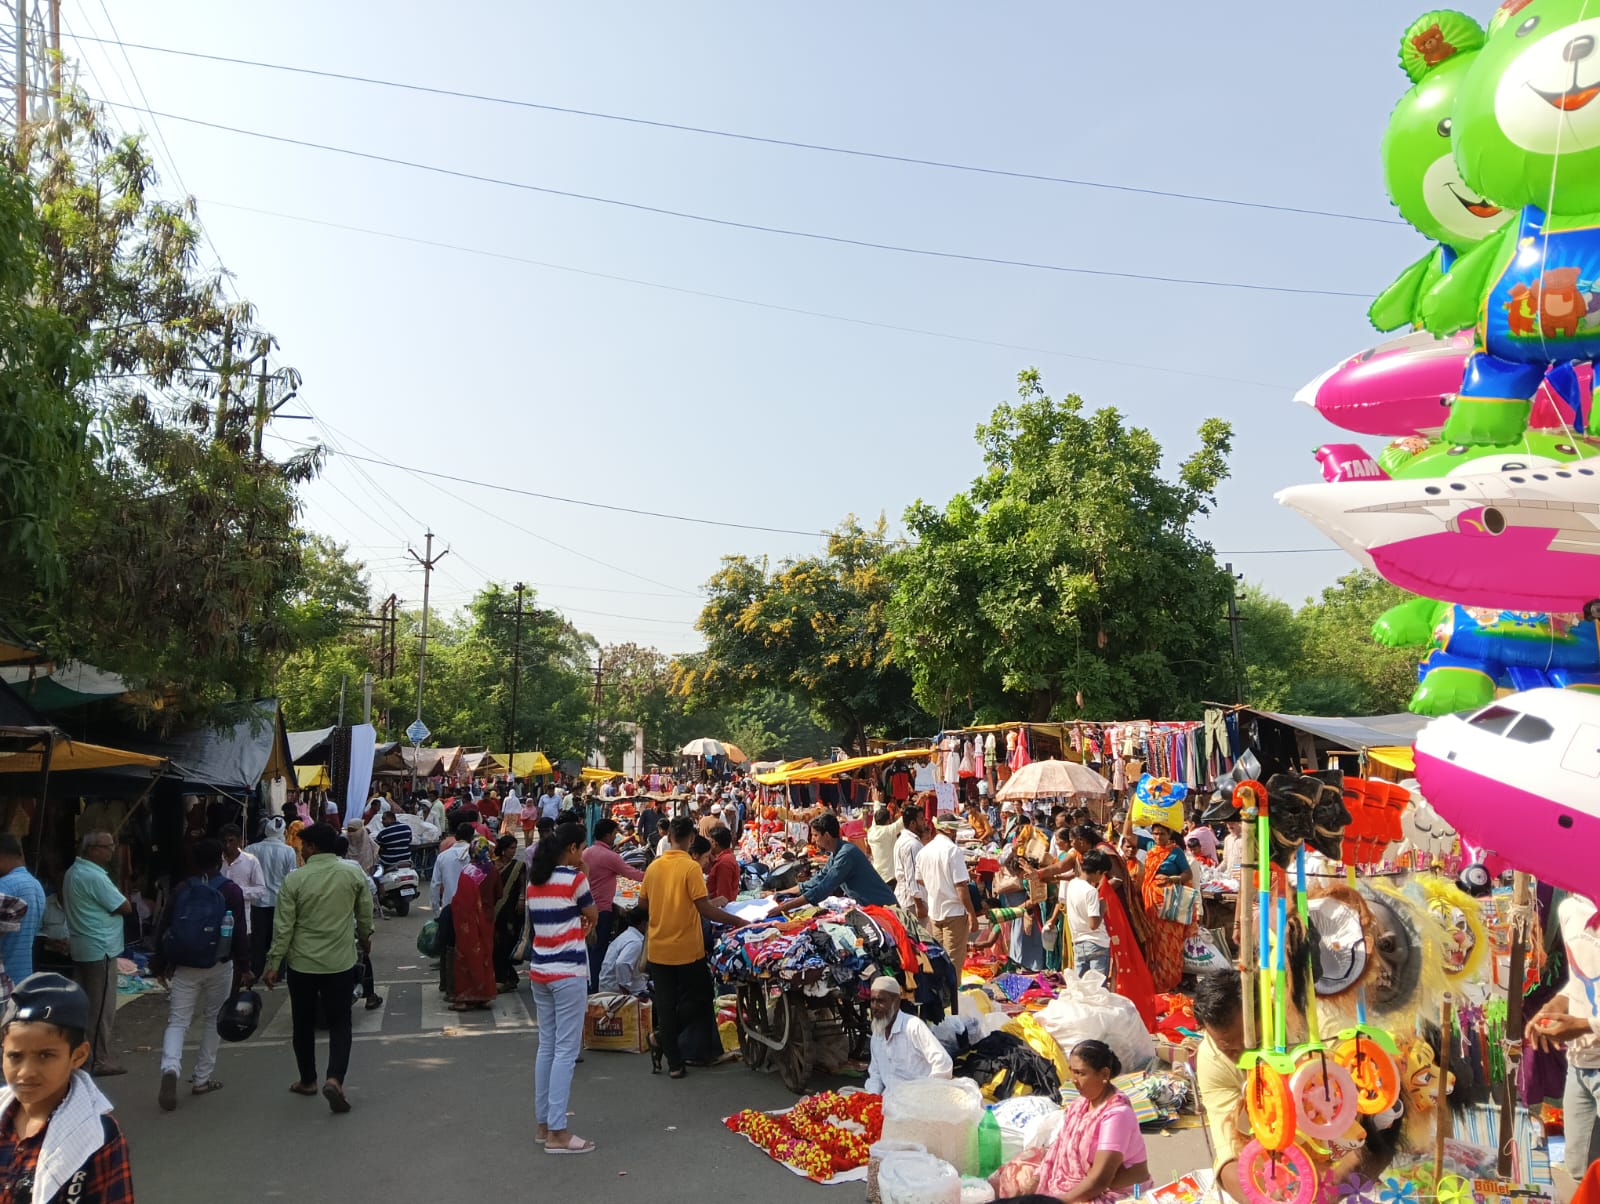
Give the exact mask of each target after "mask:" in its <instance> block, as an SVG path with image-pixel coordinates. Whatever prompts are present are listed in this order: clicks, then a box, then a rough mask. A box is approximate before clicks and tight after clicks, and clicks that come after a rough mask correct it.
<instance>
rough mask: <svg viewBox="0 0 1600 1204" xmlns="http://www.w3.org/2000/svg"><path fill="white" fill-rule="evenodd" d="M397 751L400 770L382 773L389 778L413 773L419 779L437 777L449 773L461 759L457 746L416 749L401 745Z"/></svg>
mask: <svg viewBox="0 0 1600 1204" xmlns="http://www.w3.org/2000/svg"><path fill="white" fill-rule="evenodd" d="M398 751H399V753H400V763H401V766H402V768H400V769H387V770H383V771H382V772H383V773H385V774H387V775H389V776H391V777H394V776H400V777H407V776H409V775H411V774H413V773H414V774H416V775H417V776H418V777H419V778H432V777H438V776H439V775H440V774H447V773H450V772H451V771H452V769H453V768H454V766H455V764H456V762H457V761H458V760H460V758H461V746H460V745H459V744H458V745H456V746H455V747H454V748H417V747H415V746H409V745H401V746H400V748H399V750H398Z"/></svg>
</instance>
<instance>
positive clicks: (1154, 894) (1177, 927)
mask: <svg viewBox="0 0 1600 1204" xmlns="http://www.w3.org/2000/svg"><path fill="white" fill-rule="evenodd" d="M1150 831H1151V833H1152V834H1153V835H1154V836H1155V841H1156V842H1155V845H1154V846H1153V847H1152V848H1151V849H1150V851H1149V852H1148V853H1146V854H1145V855H1144V873H1143V874H1142V875H1141V879H1142V881H1141V884H1140V885H1141V888H1142V889H1143V891H1144V915H1145V919H1146V920H1147V921H1148V922H1149V925H1150V940H1149V942H1148V943H1147V944H1146V945H1145V949H1144V953H1145V961H1146V962H1147V963H1148V964H1149V966H1150V977H1151V978H1152V979H1154V980H1155V988H1156V990H1157V991H1158V992H1167V991H1172V990H1176V989H1177V986H1178V980H1179V979H1180V978H1182V977H1183V942H1184V938H1186V937H1187V936H1188V935H1189V927H1190V926H1189V925H1187V924H1180V923H1178V922H1177V921H1175V920H1166V919H1162V917H1161V902H1162V899H1163V898H1165V896H1166V893H1167V887H1168V886H1187V885H1189V884H1190V883H1191V882H1193V881H1194V871H1193V870H1191V869H1190V868H1189V859H1188V858H1187V857H1185V856H1184V854H1183V850H1182V849H1181V848H1179V847H1178V846H1177V844H1175V843H1174V842H1173V837H1172V832H1171V830H1170V829H1168V828H1165V827H1163V826H1162V825H1161V824H1152V825H1150Z"/></svg>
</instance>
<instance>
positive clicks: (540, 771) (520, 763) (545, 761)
mask: <svg viewBox="0 0 1600 1204" xmlns="http://www.w3.org/2000/svg"><path fill="white" fill-rule="evenodd" d="M494 759H495V760H496V761H499V762H500V764H502V765H504V764H505V763H506V755H505V753H495V754H494ZM553 772H555V767H554V766H553V765H551V764H550V758H549V757H547V756H545V755H544V754H543V753H542V752H519V753H512V754H511V776H512V777H518V778H537V777H546V776H548V775H549V774H551V773H553Z"/></svg>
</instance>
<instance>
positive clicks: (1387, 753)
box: [1367, 744, 1417, 773]
mask: <svg viewBox="0 0 1600 1204" xmlns="http://www.w3.org/2000/svg"><path fill="white" fill-rule="evenodd" d="M1367 756H1369V757H1371V758H1372V759H1373V760H1374V761H1380V762H1382V763H1383V764H1385V765H1387V766H1389V767H1390V768H1391V769H1398V770H1400V771H1401V772H1402V773H1416V772H1417V761H1416V758H1415V757H1414V756H1413V755H1412V752H1411V747H1410V745H1406V744H1397V745H1394V746H1392V747H1389V748H1369V749H1367Z"/></svg>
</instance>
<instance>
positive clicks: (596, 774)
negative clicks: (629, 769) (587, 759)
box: [578, 765, 623, 782]
mask: <svg viewBox="0 0 1600 1204" xmlns="http://www.w3.org/2000/svg"><path fill="white" fill-rule="evenodd" d="M578 776H579V777H581V778H582V779H583V780H584V781H585V782H609V781H610V780H611V779H612V778H620V777H622V776H623V774H622V773H620V772H619V771H617V770H615V769H597V768H595V767H594V766H593V765H585V766H584V767H583V769H582V770H581V771H579V774H578Z"/></svg>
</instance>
